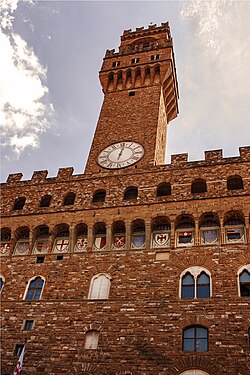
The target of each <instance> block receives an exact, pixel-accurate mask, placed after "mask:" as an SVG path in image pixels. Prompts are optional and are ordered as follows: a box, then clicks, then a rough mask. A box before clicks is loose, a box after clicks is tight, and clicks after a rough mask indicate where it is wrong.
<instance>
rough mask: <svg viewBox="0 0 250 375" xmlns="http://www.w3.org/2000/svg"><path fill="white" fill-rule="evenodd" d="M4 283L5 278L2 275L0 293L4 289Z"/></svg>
mask: <svg viewBox="0 0 250 375" xmlns="http://www.w3.org/2000/svg"><path fill="white" fill-rule="evenodd" d="M4 283H5V278H4V277H3V276H2V275H0V292H1V291H2V289H3V287H4Z"/></svg>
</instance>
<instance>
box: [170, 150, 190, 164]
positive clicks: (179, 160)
mask: <svg viewBox="0 0 250 375" xmlns="http://www.w3.org/2000/svg"><path fill="white" fill-rule="evenodd" d="M187 162H188V154H187V153H183V154H175V155H171V164H172V165H174V166H181V165H183V164H184V163H187Z"/></svg>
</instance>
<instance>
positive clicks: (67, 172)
mask: <svg viewBox="0 0 250 375" xmlns="http://www.w3.org/2000/svg"><path fill="white" fill-rule="evenodd" d="M73 172H74V168H73V167H68V168H59V170H58V173H57V176H56V178H57V180H67V179H70V178H71V177H72V174H73Z"/></svg>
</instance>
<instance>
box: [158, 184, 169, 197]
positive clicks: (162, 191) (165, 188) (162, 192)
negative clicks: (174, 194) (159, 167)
mask: <svg viewBox="0 0 250 375" xmlns="http://www.w3.org/2000/svg"><path fill="white" fill-rule="evenodd" d="M156 195H157V197H166V196H168V195H171V184H170V183H169V182H168V183H162V184H160V185H159V186H158V188H157V193H156Z"/></svg>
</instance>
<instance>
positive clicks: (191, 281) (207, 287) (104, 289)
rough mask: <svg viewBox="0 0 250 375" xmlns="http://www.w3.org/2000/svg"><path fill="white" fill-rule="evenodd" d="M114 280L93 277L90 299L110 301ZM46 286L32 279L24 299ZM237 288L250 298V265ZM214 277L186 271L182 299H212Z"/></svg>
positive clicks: (37, 294)
mask: <svg viewBox="0 0 250 375" xmlns="http://www.w3.org/2000/svg"><path fill="white" fill-rule="evenodd" d="M111 281H112V278H111V276H110V275H109V274H106V273H99V274H97V275H95V276H93V277H92V279H91V282H90V287H89V292H88V297H87V298H88V299H91V300H99V299H102V300H103V299H108V298H109V292H110V287H111ZM4 283H5V278H4V276H2V275H0V286H1V288H0V290H2V288H3V286H4ZM44 285H45V277H43V276H41V275H39V276H34V277H32V278H31V279H30V280H29V282H28V283H27V287H26V289H25V292H24V295H23V299H24V300H30V301H36V300H39V299H41V296H42V292H43V289H44ZM237 286H238V296H239V297H250V264H247V265H244V266H242V267H240V268H239V270H238V272H237ZM212 295H213V292H212V276H211V273H210V271H209V270H208V269H206V268H204V267H200V266H193V267H190V268H188V269H185V270H184V271H183V272H182V273H181V275H180V281H179V298H180V299H206V298H210V297H212Z"/></svg>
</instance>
